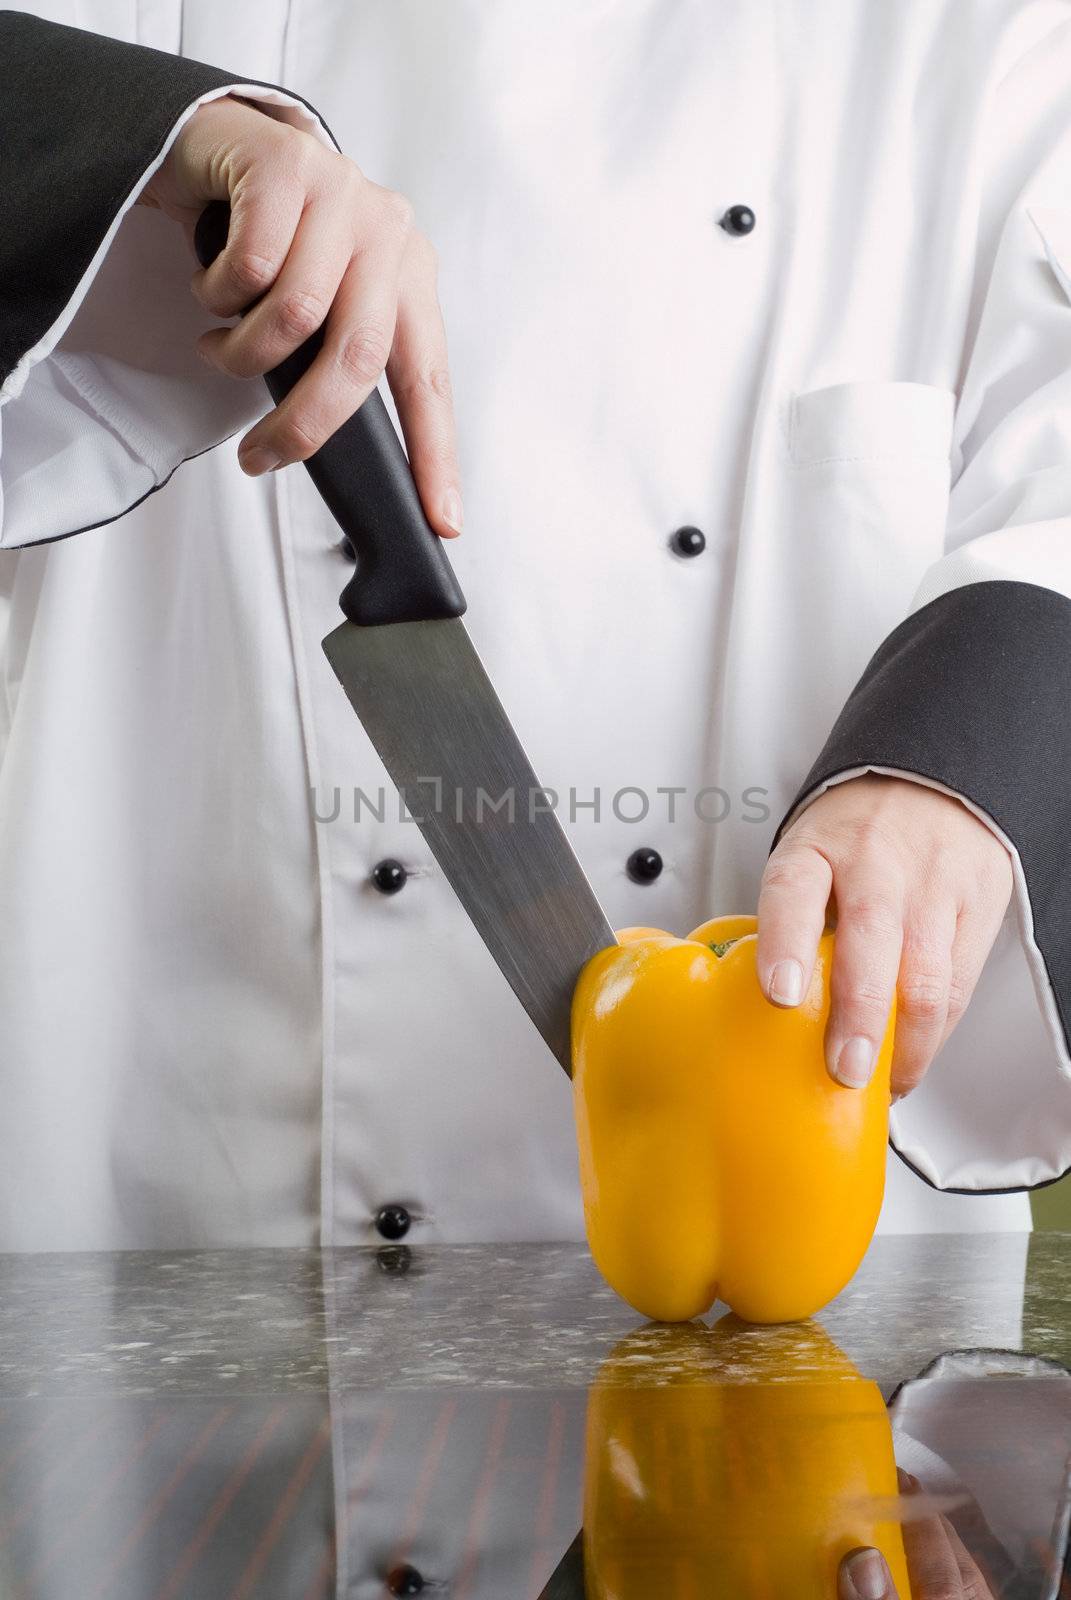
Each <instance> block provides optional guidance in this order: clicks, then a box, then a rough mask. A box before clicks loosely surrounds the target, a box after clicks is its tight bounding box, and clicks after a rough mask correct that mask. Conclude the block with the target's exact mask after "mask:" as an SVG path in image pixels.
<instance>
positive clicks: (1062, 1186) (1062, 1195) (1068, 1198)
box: [1030, 1177, 1071, 1233]
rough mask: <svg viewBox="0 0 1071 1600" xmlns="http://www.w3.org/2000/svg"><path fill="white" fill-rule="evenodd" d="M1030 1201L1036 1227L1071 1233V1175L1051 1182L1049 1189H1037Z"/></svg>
mask: <svg viewBox="0 0 1071 1600" xmlns="http://www.w3.org/2000/svg"><path fill="white" fill-rule="evenodd" d="M1030 1203H1031V1205H1032V1206H1033V1208H1034V1226H1035V1228H1057V1229H1060V1230H1061V1231H1062V1232H1064V1233H1071V1177H1067V1178H1061V1179H1060V1182H1059V1183H1050V1184H1049V1186H1048V1188H1047V1189H1035V1190H1034V1192H1033V1194H1032V1195H1031V1196H1030Z"/></svg>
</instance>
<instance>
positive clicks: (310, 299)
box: [0, 0, 1071, 1250]
mask: <svg viewBox="0 0 1071 1600" xmlns="http://www.w3.org/2000/svg"><path fill="white" fill-rule="evenodd" d="M72 25H74V26H72ZM84 30H91V31H84ZM0 61H2V64H3V71H4V95H3V97H2V101H0V183H2V188H3V196H4V205H5V214H6V219H7V226H6V227H5V229H4V234H3V238H2V240H0V356H2V360H0V378H2V380H3V388H2V393H0V402H2V409H0V424H2V443H0V474H2V490H3V504H2V522H0V547H2V548H0V596H2V599H0V673H2V678H0V918H2V923H0V926H2V929H3V959H2V961H0V1073H2V1097H3V1099H2V1103H3V1107H4V1116H3V1120H2V1124H0V1141H2V1143H0V1151H2V1155H0V1247H2V1248H4V1249H8V1250H13V1249H14V1250H50V1249H80V1248H106V1247H107V1248H116V1247H150V1246H158V1247H169V1246H170V1247H183V1246H197V1245H220V1246H223V1245H234V1244H246V1245H249V1244H253V1245H300V1244H311V1243H316V1242H319V1243H322V1244H332V1243H335V1244H352V1243H362V1242H368V1241H374V1240H376V1239H387V1240H400V1239H403V1238H404V1239H405V1240H406V1241H407V1243H409V1244H413V1243H416V1244H419V1243H422V1242H426V1241H427V1242H430V1241H443V1240H454V1241H457V1240H475V1239H488V1238H510V1239H527V1238H532V1239H554V1238H578V1237H581V1236H582V1219H581V1210H580V1202H579V1193H578V1182H577V1173H576V1157H575V1147H574V1139H573V1130H572V1113H571V1104H570V1096H569V1088H568V1084H567V1082H566V1080H565V1078H564V1076H563V1074H562V1073H561V1071H560V1070H559V1068H558V1067H557V1065H556V1064H555V1062H554V1061H553V1059H552V1058H551V1056H550V1055H549V1053H548V1051H547V1050H546V1048H545V1046H544V1045H543V1043H542V1041H541V1040H540V1039H539V1037H538V1036H537V1035H536V1033H535V1031H534V1030H533V1029H532V1027H531V1026H530V1024H529V1023H528V1021H527V1019H526V1017H525V1015H524V1013H523V1012H522V1010H521V1009H520V1007H519V1006H518V1005H517V1003H516V1001H515V999H514V997H513V995H512V994H511V992H510V990H509V989H508V987H507V986H506V984H505V982H504V981H503V980H502V978H501V976H500V975H499V973H498V971H497V969H496V968H495V966H494V964H493V962H492V961H491V958H490V956H489V955H488V954H487V952H486V951H485V949H484V948H483V946H482V945H481V943H480V941H479V939H478V938H477V936H476V934H475V932H474V931H473V929H472V928H471V926H470V925H469V924H468V923H467V921H466V919H465V917H464V915H463V913H462V912H461V910H460V908H459V905H458V903H457V901H456V900H455V898H454V895H453V893H452V891H451V889H450V888H449V886H448V884H447V883H446V882H445V880H444V879H443V877H442V875H441V873H440V872H439V870H438V868H437V867H436V865H435V863H434V861H433V860H432V858H431V856H430V854H429V852H428V850H427V847H426V846H425V844H424V842H423V839H422V837H421V834H420V833H419V831H418V829H417V828H416V826H415V825H414V823H413V821H412V819H411V818H410V817H409V816H408V815H407V814H406V813H405V811H404V808H402V807H400V806H399V804H398V802H397V797H396V796H395V794H394V791H393V789H392V787H391V785H390V783H389V781H388V780H387V778H386V775H385V773H384V771H383V769H382V767H381V766H380V764H379V761H378V758H377V757H376V755H375V752H374V750H373V748H372V746H371V745H370V743H369V742H368V740H367V738H366V736H365V734H364V733H363V731H362V729H361V727H360V725H359V723H357V721H356V720H355V718H354V717H353V714H352V712H351V710H350V708H349V706H348V704H347V703H346V701H345V698H344V696H343V695H342V693H341V691H340V689H339V687H338V684H337V682H336V681H335V679H334V677H333V676H332V674H331V672H330V669H329V667H328V666H327V663H326V662H325V660H324V658H323V655H322V651H321V649H320V640H321V638H322V637H323V635H324V634H325V633H326V632H327V631H328V630H329V629H330V628H331V627H332V626H334V624H335V622H336V621H337V620H338V610H337V596H338V593H339V590H340V589H341V588H342V587H343V585H344V584H345V582H346V581H347V580H348V578H349V576H350V574H351V571H352V552H351V551H350V550H349V549H348V547H347V545H346V543H345V541H340V537H339V530H338V528H337V526H336V525H335V524H334V523H333V521H332V519H331V517H330V515H329V513H328V512H327V510H326V508H325V506H324V505H323V503H322V502H321V501H320V499H319V497H318V495H317V493H316V491H315V489H314V488H313V486H312V484H311V482H310V481H309V480H308V478H307V475H306V474H305V472H304V471H303V470H302V468H301V467H300V465H298V464H297V463H299V462H301V461H302V460H304V459H307V457H308V456H309V455H311V454H312V453H313V452H314V451H315V449H316V448H317V446H318V445H319V444H320V443H321V442H322V441H323V440H324V439H325V438H326V437H327V436H328V435H329V434H330V433H331V432H332V431H333V429H334V428H335V427H337V426H338V425H339V424H340V423H341V422H342V421H343V420H344V419H345V418H346V416H348V415H349V414H351V413H352V411H353V410H354V409H355V408H356V407H357V406H358V405H359V404H360V402H361V401H362V400H363V399H364V398H365V397H366V396H367V395H368V394H369V393H370V391H371V389H372V388H373V387H374V386H375V385H376V384H377V382H380V381H381V380H382V382H383V387H384V390H385V392H386V391H387V390H389V393H390V396H391V398H392V403H393V405H394V406H395V414H396V417H397V420H398V423H399V426H400V428H401V429H402V431H403V433H404V436H405V439H406V442H407V445H408V449H409V453H410V459H411V462H412V466H413V470H414V474H415V476H416V480H417V483H418V487H419V489H420V493H421V496H422V499H423V503H424V506H425V509H426V512H427V515H428V518H429V520H430V521H431V523H432V525H433V527H434V528H435V529H436V531H437V532H438V533H439V534H441V535H442V536H443V537H444V538H453V537H454V536H455V535H456V534H458V533H459V532H460V530H461V529H462V526H463V527H464V530H465V531H464V535H463V537H461V538H459V539H457V540H456V542H455V543H454V544H452V546H451V560H452V561H453V562H454V564H455V566H456V568H457V571H458V574H459V577H460V580H461V583H462V587H463V588H464V589H465V591H466V594H467V596H468V600H469V612H468V618H467V621H468V626H469V630H470V633H471V635H472V637H473V639H474V641H475V643H476V645H477V647H478V649H479V650H480V653H481V655H482V657H483V659H484V661H485V663H486V665H487V667H488V670H489V672H490V674H491V676H492V678H493V679H494V681H495V683H496V685H497V687H498V689H499V692H500V694H501V697H502V699H503V701H504V703H505V705H506V707H507V709H508V711H509V713H510V715H511V717H512V719H513V720H514V723H515V725H516V727H517V729H518V732H519V734H520V736H521V739H522V740H523V742H524V743H525V745H526V748H527V749H528V752H529V754H530V756H531V758H532V761H533V764H534V766H535V768H536V770H537V772H538V773H539V775H540V778H541V780H542V781H543V782H545V783H546V784H547V786H548V788H549V789H550V790H551V791H553V793H554V795H555V796H556V797H557V806H558V811H559V815H560V817H561V819H562V822H563V824H564V826H565V827H566V830H567V832H568V834H569V836H570V839H571V842H572V843H573V846H574V848H575V850H576V853H577V855H578V857H579V859H580V861H581V862H582V864H583V866H584V868H585V870H586V871H587V873H588V875H589V876H590V878H591V880H592V883H593V885H594V887H595V890H596V892H597V894H598V895H599V897H600V898H601V900H602V902H603V904H604V906H605V908H606V911H607V914H608V916H609V918H610V920H611V922H612V923H613V924H614V925H615V926H623V925H625V924H634V923H647V924H655V925H658V926H662V927H665V928H669V929H672V930H675V931H678V932H683V931H685V930H687V929H688V928H689V927H691V926H693V925H695V924H696V923H698V922H699V921H700V920H702V919H704V918H706V917H707V916H709V915H712V914H714V913H715V912H722V911H724V912H728V911H748V910H751V909H753V908H754V907H755V905H756V903H757V904H758V908H759V920H760V934H759V943H760V954H759V963H760V976H761V979H762V982H763V985H764V988H765V990H766V993H767V996H768V998H769V1000H770V1003H771V1004H779V1005H787V1006H791V1005H793V1004H796V1003H798V1001H799V999H800V997H801V995H802V993H803V992H804V989H805V987H806V983H807V978H808V973H809V969H810V965H811V962H812V960H813V956H814V950H815V945H816V942H817V938H818V935H819V933H820V931H821V928H822V924H823V921H824V918H825V916H826V914H827V907H829V908H831V909H832V911H833V913H834V914H835V916H836V919H837V928H838V945H837V965H836V970H835V974H834V1006H833V1012H832V1016H831V1020H830V1026H829V1033H828V1037H827V1041H826V1052H827V1060H828V1066H829V1070H830V1072H831V1073H832V1074H833V1075H834V1076H836V1077H838V1078H839V1079H840V1080H841V1081H842V1082H843V1083H845V1084H846V1085H848V1086H853V1085H859V1084H860V1083H863V1082H865V1081H866V1078H867V1076H868V1075H869V1073H870V1071H871V1068H872V1065H873V1057H874V1050H875V1046H876V1043H877V1041H878V1040H879V1039H880V1036H881V1033H882V1030H883V1027H884V1022H885V1017H886V1015H887V1012H888V1007H889V1004H890V1002H891V999H892V996H893V993H894V990H895V991H897V994H898V1017H899V1021H898V1034H897V1047H896V1060H895V1063H894V1074H893V1088H894V1091H895V1093H896V1094H897V1095H898V1096H899V1098H898V1099H897V1101H896V1103H895V1105H894V1107H893V1110H892V1137H891V1150H890V1158H889V1170H888V1185H887V1198H886V1205H885V1210H884V1212H883V1216H882V1222H881V1226H882V1227H883V1228H886V1229H894V1230H911V1229H923V1230H930V1231H933V1230H941V1229H984V1230H994V1229H997V1230H1004V1229H1009V1230H1015V1229H1024V1228H1027V1227H1029V1204H1028V1195H1027V1191H1028V1190H1030V1189H1031V1188H1034V1187H1037V1186H1040V1185H1043V1184H1046V1183H1049V1182H1051V1181H1053V1180H1054V1179H1056V1178H1058V1177H1059V1176H1060V1175H1061V1174H1062V1173H1063V1172H1064V1171H1065V1170H1066V1169H1067V1168H1068V1167H1069V1166H1071V1081H1069V1077H1071V1061H1069V1055H1068V1046H1067V1038H1066V1023H1067V1018H1068V1016H1069V1015H1071V793H1069V787H1068V782H1067V773H1068V771H1069V770H1071V719H1069V716H1068V705H1069V704H1071V553H1069V552H1071V515H1069V513H1071V208H1069V205H1068V199H1067V196H1068V194H1069V193H1071V117H1069V114H1068V110H1067V106H1068V88H1069V86H1071V5H1068V4H1064V3H1057V4H1052V3H1051V0H1046V3H1042V0H993V3H992V4H986V5H985V6H975V7H965V6H964V5H962V4H961V3H959V0H903V3H901V4H899V5H897V6H895V7H891V6H889V7H886V6H865V5H860V4H859V3H858V0H820V3H818V4H812V5H809V6H806V7H803V6H788V7H786V6H778V5H774V4H772V3H769V4H767V3H766V0H759V3H757V4H756V3H755V0H749V3H748V4H743V3H737V0H724V3H723V4H720V5H717V6H710V5H705V4H700V3H694V4H691V3H686V0H677V3H673V0H643V3H636V4H627V5H621V6H619V7H617V8H614V10H613V12H612V14H611V13H608V12H607V10H606V8H604V7H594V6H587V5H581V6H577V5H572V4H566V3H564V0H554V3H552V4H548V5H544V6H541V7H539V8H536V9H535V10H533V9H532V8H530V7H523V6H520V5H516V4H513V3H512V0H511V3H508V4H504V5H494V6H491V5H478V4H468V3H465V4H460V3H459V4H455V5H448V6H432V5H429V4H427V3H426V0H360V3H357V4H350V5H345V6H342V5H334V4H328V3H326V0H258V4H257V5H256V7H252V6H246V5H240V4H234V5H229V6H225V7H221V6H219V5H218V4H209V3H208V0H151V3H150V0H126V3H124V4H121V5H120V4H117V3H114V0H96V3H93V0H89V3H76V0H55V3H42V4H37V5H32V6H28V7H20V8H18V9H16V10H13V11H5V12H3V13H0ZM203 63H210V64H208V65H205V64H203ZM403 197H404V198H403ZM211 199H227V200H229V202H230V204H231V207H232V227H231V235H230V239H229V241H228V244H227V248H226V250H225V251H224V253H223V255H222V256H221V257H220V258H219V260H218V261H217V262H216V263H215V264H214V265H213V266H212V267H211V269H210V270H209V271H208V272H201V271H199V270H198V269H197V268H196V263H195V261H194V258H193V256H192V254H191V251H190V248H189V239H190V237H191V235H192V225H193V222H194V221H195V220H196V217H197V215H198V214H199V212H200V210H201V208H202V207H203V206H204V205H205V204H206V203H207V202H208V201H209V200H211ZM414 218H416V219H418V222H414ZM184 233H185V235H186V237H184ZM428 240H432V241H434V245H435V247H436V250H437V252H438V276H437V284H436V273H435V267H434V256H433V253H432V250H431V246H430V245H429V244H428V242H427V241H428ZM191 278H192V280H193V281H192V288H193V293H191V289H190V285H191ZM258 296H262V298H261V300H260V303H259V305H258V306H257V308H256V309H255V310H254V311H253V312H252V313H251V314H250V315H249V317H248V318H247V319H246V320H245V321H242V322H236V321H234V320H233V319H234V318H235V314H236V313H237V312H238V311H239V310H241V309H242V308H243V307H244V306H246V305H247V304H248V303H249V302H250V301H252V300H254V299H256V298H257V297H258ZM439 302H441V304H442V307H443V310H444V312H445V322H446V326H447V328H448V329H449V335H450V358H449V361H448V359H447V355H446V345H445V338H444V334H443V324H442V320H441V318H440V313H439ZM321 325H322V326H323V327H324V329H325V350H324V354H323V356H322V357H321V359H320V361H319V362H318V363H317V364H316V366H315V367H314V368H313V369H312V370H311V371H310V372H309V374H308V375H307V377H306V378H305V379H304V380H303V382H302V384H301V385H299V386H298V388H297V389H296V390H295V391H294V392H293V394H292V395H291V396H290V397H289V398H288V399H287V401H286V402H284V404H283V405H281V406H280V407H279V408H278V409H277V410H275V411H270V412H269V411H268V410H267V407H268V402H267V399H266V396H265V392H264V389H263V385H262V383H261V382H260V374H262V373H263V372H264V371H265V370H267V369H268V368H269V367H271V366H273V365H275V364H276V363H277V362H278V361H279V360H280V359H281V358H282V357H283V356H284V355H285V354H286V353H287V352H288V351H289V350H291V349H293V348H295V347H296V345H297V344H299V343H301V342H302V340H303V339H304V338H305V337H306V336H307V335H308V334H309V332H310V331H312V330H313V328H315V327H317V326H321ZM384 373H385V376H384ZM451 379H452V388H453V393H454V394H455V396H456V400H455V401H454V402H451V400H450V392H451ZM455 411H456V418H457V423H456V429H455V420H454V417H455ZM455 434H456V438H457V439H458V440H459V441H460V445H459V446H456V445H455ZM228 441H229V442H228ZM236 444H237V450H236V448H235V446H236ZM831 730H832V731H831ZM771 846H774V848H773V850H772V853H771ZM953 1029H954V1031H953ZM931 1063H932V1065H931ZM759 1065H760V1066H761V1064H759ZM927 1069H928V1070H927ZM757 1070H758V1068H757ZM665 1225H666V1227H667V1228H672V1226H673V1219H672V1217H667V1218H666V1224H665Z"/></svg>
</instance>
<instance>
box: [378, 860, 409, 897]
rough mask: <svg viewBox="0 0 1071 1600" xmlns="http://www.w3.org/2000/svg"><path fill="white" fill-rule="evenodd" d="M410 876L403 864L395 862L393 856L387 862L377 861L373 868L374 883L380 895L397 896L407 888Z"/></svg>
mask: <svg viewBox="0 0 1071 1600" xmlns="http://www.w3.org/2000/svg"><path fill="white" fill-rule="evenodd" d="M408 876H409V874H408V872H406V870H405V868H404V867H403V866H402V864H401V862H400V861H395V859H394V857H393V856H388V857H387V859H386V861H377V862H376V864H375V866H374V867H373V868H372V882H373V883H374V884H375V886H376V888H377V889H378V890H379V892H380V894H397V893H398V890H399V889H403V888H404V887H405V880H406V879H407V878H408Z"/></svg>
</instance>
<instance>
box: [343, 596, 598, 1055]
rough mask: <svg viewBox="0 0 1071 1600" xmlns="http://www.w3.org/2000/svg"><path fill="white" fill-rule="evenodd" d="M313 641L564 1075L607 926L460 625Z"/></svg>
mask: <svg viewBox="0 0 1071 1600" xmlns="http://www.w3.org/2000/svg"><path fill="white" fill-rule="evenodd" d="M323 644H324V651H325V653H326V655H327V659H328V660H329V661H330V663H331V665H332V667H333V668H334V670H335V673H336V675H337V677H338V679H339V682H340V683H341V684H342V687H343V688H344V689H345V691H346V694H347V696H348V697H349V700H350V704H351V705H352V706H353V708H354V710H355V711H356V713H357V715H358V716H359V717H360V719H361V721H362V723H363V724H364V727H365V731H366V732H367V734H368V736H369V738H370V739H371V740H372V743H373V744H374V745H375V747H376V749H377V750H378V752H379V755H380V758H381V760H382V762H383V764H384V766H385V767H386V769H387V771H388V772H389V773H390V776H391V778H392V779H393V780H394V782H395V783H396V784H397V786H398V788H399V789H400V790H401V791H402V795H403V797H404V799H405V803H406V806H407V808H408V810H409V811H410V813H411V814H412V816H413V819H414V821H415V822H416V823H417V825H418V826H419V828H420V830H421V832H422V833H423V835H424V838H425V839H426V841H427V843H428V847H429V848H430V850H431V852H432V854H433V855H434V857H435V859H436V861H437V862H438V863H439V865H440V867H441V868H442V870H443V872H444V873H445V874H446V876H447V878H448V879H449V881H450V883H451V884H452V886H453V888H454V891H455V893H456V894H457V897H458V899H459V900H460V901H461V904H462V905H463V906H464V907H465V910H466V911H467V912H468V914H469V916H470V917H471V919H472V921H473V923H474V924H475V925H476V929H477V931H478V932H479V934H480V937H481V938H482V939H483V941H484V943H485V944H486V946H487V948H488V949H489V950H490V952H491V954H492V956H493V957H494V959H495V961H496V962H497V963H498V965H499V967H500V968H501V969H502V972H503V974H504V975H505V977H506V979H507V981H508V982H509V984H510V987H511V988H512V989H513V992H514V994H516V996H517V998H518V999H519V1000H520V1002H521V1004H522V1005H523V1006H524V1008H525V1010H526V1011H527V1012H528V1015H529V1016H530V1017H531V1019H532V1021H533V1022H534V1023H535V1025H536V1027H537V1028H538V1029H539V1031H540V1033H541V1034H542V1035H543V1037H544V1039H545V1040H546V1041H547V1044H548V1045H549V1046H550V1048H551V1049H552V1050H553V1052H554V1054H555V1055H556V1056H557V1058H558V1060H559V1061H560V1062H561V1064H562V1066H563V1067H564V1068H565V1070H566V1072H570V1071H571V1063H570V1053H569V1006H570V1001H571V998H572V993H573V988H574V987H575V984H576V979H577V974H578V973H579V971H580V968H581V967H582V966H583V965H584V962H585V961H587V959H588V958H589V956H592V955H594V954H595V952H596V951H597V950H602V949H605V947H606V946H607V945H610V944H613V943H614V935H613V930H612V929H611V927H610V925H609V923H608V922H607V920H606V918H605V916H604V915H603V912H602V908H601V907H600V905H599V902H598V901H597V900H596V898H595V895H594V893H593V892H592V889H591V886H590V884H589V883H588V881H587V879H586V878H585V876H584V874H583V872H582V871H581V869H580V865H579V863H578V861H577V859H576V857H575V856H574V854H573V852H572V850H571V849H570V847H569V842H568V840H567V839H566V837H565V834H564V832H563V831H562V828H561V825H560V823H559V822H558V819H557V817H556V816H555V815H554V814H553V812H552V811H551V810H549V809H548V808H547V806H546V804H545V801H544V802H543V803H541V797H542V796H543V795H544V791H543V789H542V787H541V785H540V783H539V780H538V779H537V777H536V775H535V773H534V772H533V770H532V767H531V764H530V762H529V760H528V757H527V756H526V755H525V753H524V750H523V749H522V748H521V744H520V741H519V740H518V738H517V735H516V734H515V733H514V731H513V728H512V727H511V725H510V721H509V718H508V717H507V716H506V713H505V711H504V710H503V708H502V704H501V702H500V701H499V698H498V696H497V695H496V694H495V691H494V688H493V687H492V684H491V680H490V679H489V678H488V676H487V673H486V672H485V671H484V667H483V663H482V662H481V661H480V658H479V656H478V655H477V654H476V651H475V649H474V647H473V644H472V641H471V640H470V639H469V636H468V634H467V633H466V631H465V627H464V624H463V623H462V622H460V621H455V620H451V621H447V622H396V623H391V624H389V625H387V626H383V627H375V628H372V627H357V626H355V624H354V623H352V622H344V623H342V625H341V626H340V627H338V628H336V629H335V630H334V632H333V633H330V634H328V636H327V638H326V639H325V640H324V642H323Z"/></svg>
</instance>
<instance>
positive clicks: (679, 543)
mask: <svg viewBox="0 0 1071 1600" xmlns="http://www.w3.org/2000/svg"><path fill="white" fill-rule="evenodd" d="M669 542H670V545H671V546H672V547H673V549H674V550H676V552H677V554H678V555H679V556H701V555H702V554H703V551H704V550H705V549H706V547H707V536H706V534H705V533H704V532H703V530H702V528H678V529H677V531H676V533H675V534H674V535H673V537H672V539H671V540H670V541H669Z"/></svg>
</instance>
